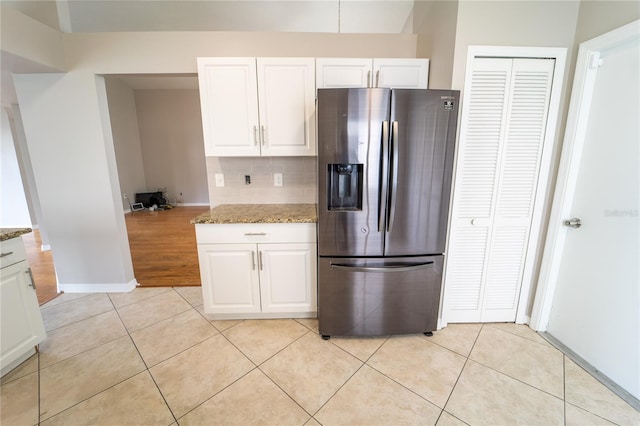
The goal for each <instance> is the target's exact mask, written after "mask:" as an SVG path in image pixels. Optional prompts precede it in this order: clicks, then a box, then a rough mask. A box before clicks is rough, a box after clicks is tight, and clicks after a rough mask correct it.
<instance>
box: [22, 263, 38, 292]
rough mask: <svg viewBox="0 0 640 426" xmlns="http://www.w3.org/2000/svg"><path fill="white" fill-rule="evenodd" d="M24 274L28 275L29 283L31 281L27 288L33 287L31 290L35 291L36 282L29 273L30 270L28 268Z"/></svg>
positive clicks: (31, 273)
mask: <svg viewBox="0 0 640 426" xmlns="http://www.w3.org/2000/svg"><path fill="white" fill-rule="evenodd" d="M24 273H25V274H29V281H31V282H30V283H29V287H33V289H34V290H35V289H36V282H35V280H34V279H33V272H31V268H28V269H27V270H26V271H24Z"/></svg>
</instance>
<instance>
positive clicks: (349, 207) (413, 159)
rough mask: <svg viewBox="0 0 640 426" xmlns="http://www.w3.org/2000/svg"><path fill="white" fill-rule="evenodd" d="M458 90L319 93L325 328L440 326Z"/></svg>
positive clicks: (375, 331) (395, 330)
mask: <svg viewBox="0 0 640 426" xmlns="http://www.w3.org/2000/svg"><path fill="white" fill-rule="evenodd" d="M457 99H458V92H457V91H449V90H408V89H407V90H390V89H319V90H318V149H319V153H318V253H319V268H318V302H319V306H318V312H319V320H320V321H319V327H320V334H322V335H323V337H325V338H328V337H329V336H330V335H332V334H336V335H383V334H405V333H417V332H424V333H428V332H431V331H432V330H434V329H435V328H436V326H437V315H438V307H439V303H440V288H441V282H442V259H443V257H442V254H443V252H444V246H445V237H446V230H447V217H448V209H449V194H450V189H451V175H452V163H453V153H454V145H455V132H456V122H457V110H458V105H457Z"/></svg>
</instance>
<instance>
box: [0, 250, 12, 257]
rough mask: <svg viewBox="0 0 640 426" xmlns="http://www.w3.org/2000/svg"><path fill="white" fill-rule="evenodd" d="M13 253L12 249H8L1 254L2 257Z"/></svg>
mask: <svg viewBox="0 0 640 426" xmlns="http://www.w3.org/2000/svg"><path fill="white" fill-rule="evenodd" d="M12 254H13V252H12V251H8V252H5V253H2V254H0V257H5V256H11V255H12Z"/></svg>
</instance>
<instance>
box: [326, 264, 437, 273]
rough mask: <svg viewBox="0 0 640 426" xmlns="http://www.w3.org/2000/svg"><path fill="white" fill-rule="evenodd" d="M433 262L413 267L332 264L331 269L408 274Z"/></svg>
mask: <svg viewBox="0 0 640 426" xmlns="http://www.w3.org/2000/svg"><path fill="white" fill-rule="evenodd" d="M431 265H433V262H425V263H416V264H414V265H401V266H357V265H341V264H338V263H332V264H331V269H337V270H339V271H349V272H410V271H418V270H420V269H425V268H428V267H429V266H431Z"/></svg>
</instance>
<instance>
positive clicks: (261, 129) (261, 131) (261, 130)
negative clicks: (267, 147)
mask: <svg viewBox="0 0 640 426" xmlns="http://www.w3.org/2000/svg"><path fill="white" fill-rule="evenodd" d="M260 139H261V140H262V146H264V126H260Z"/></svg>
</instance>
